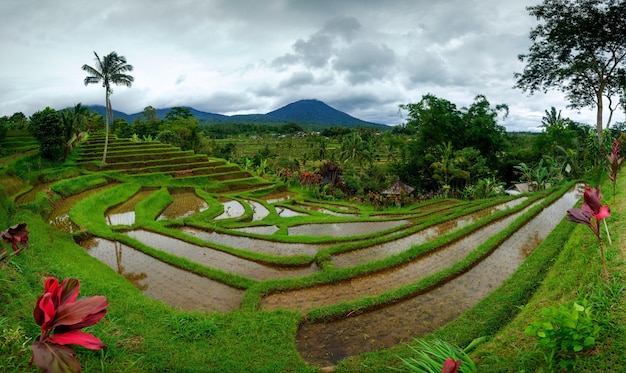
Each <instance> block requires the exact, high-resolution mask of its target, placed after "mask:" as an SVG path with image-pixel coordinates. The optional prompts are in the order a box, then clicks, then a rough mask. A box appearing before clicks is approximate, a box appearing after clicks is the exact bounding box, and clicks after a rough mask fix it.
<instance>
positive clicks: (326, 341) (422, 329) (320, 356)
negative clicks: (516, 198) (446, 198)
mask: <svg viewBox="0 0 626 373" xmlns="http://www.w3.org/2000/svg"><path fill="white" fill-rule="evenodd" d="M578 198H579V196H578V195H577V193H576V192H575V191H572V192H569V193H566V194H565V195H564V196H563V197H561V198H560V199H559V200H558V201H557V202H555V203H553V204H552V205H551V206H549V207H546V208H545V209H544V210H543V211H542V212H541V213H540V214H539V215H538V216H536V217H535V218H534V219H532V220H531V221H529V222H528V223H527V224H526V225H524V227H523V228H521V229H519V230H518V231H517V232H516V233H515V234H513V235H512V236H511V237H510V238H509V239H507V240H506V241H505V242H504V243H502V244H501V245H500V246H499V247H498V248H497V249H496V250H495V251H494V252H493V253H491V254H490V255H489V256H488V257H486V258H485V259H484V260H482V261H481V262H479V263H478V264H477V265H476V266H475V267H473V268H472V269H470V270H469V271H467V272H465V273H464V274H462V275H460V276H458V277H456V278H453V279H451V280H450V281H448V282H445V283H444V284H442V285H441V286H439V287H437V288H435V289H434V290H432V291H429V292H426V293H423V294H420V295H417V296H415V297H412V298H409V299H406V300H404V301H400V302H398V303H395V304H392V305H389V306H387V307H384V308H381V309H377V310H372V311H367V312H364V313H361V314H354V315H352V316H350V317H347V318H343V319H340V320H337V321H333V322H328V323H307V322H304V323H303V324H302V325H301V326H300V328H299V330H298V333H297V347H298V350H299V351H300V353H301V355H302V357H303V358H304V359H305V360H306V361H308V362H309V363H312V364H318V365H329V364H334V363H336V362H337V361H339V360H341V359H343V358H345V357H347V356H351V355H356V354H358V353H361V352H366V351H373V350H377V349H380V348H387V347H390V346H392V345H395V344H398V343H403V342H408V341H410V340H411V339H412V338H414V337H419V336H423V335H425V334H427V333H430V332H432V331H433V330H435V329H437V328H439V327H441V326H443V325H444V324H446V323H447V322H449V321H452V320H453V319H455V318H456V317H458V316H459V315H461V314H462V313H463V312H465V311H466V310H468V309H469V308H471V307H472V306H474V305H475V304H476V303H478V301H480V300H481V299H483V298H484V297H486V296H487V295H489V294H490V293H491V292H492V291H493V290H495V289H496V288H498V287H499V286H500V285H501V284H502V282H503V281H504V280H506V279H507V278H508V277H510V276H511V274H513V272H514V271H515V270H516V269H517V268H518V267H519V266H520V265H521V264H522V263H523V262H524V260H525V259H526V257H527V256H528V255H529V254H530V253H531V252H532V251H533V250H534V248H535V247H536V246H537V245H538V244H539V243H540V242H541V241H543V239H545V237H546V236H547V235H548V234H549V233H550V232H551V231H552V229H554V227H555V226H556V225H557V224H558V223H559V222H560V221H561V220H562V219H563V218H564V216H565V214H566V211H567V209H569V208H571V207H572V206H573V205H574V204H575V203H576V201H577V200H578ZM494 306H495V305H494Z"/></svg>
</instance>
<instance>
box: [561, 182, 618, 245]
mask: <svg viewBox="0 0 626 373" xmlns="http://www.w3.org/2000/svg"><path fill="white" fill-rule="evenodd" d="M601 200H602V194H601V193H600V187H597V188H595V189H594V188H591V187H590V186H589V185H587V186H585V193H584V195H583V205H582V209H576V208H572V209H569V210H567V220H568V221H572V222H574V223H580V224H585V225H587V226H588V227H589V228H591V230H592V231H593V233H595V235H596V236H597V237H598V238H600V220H602V219H606V218H608V217H609V216H611V211H610V209H609V206H602V202H601ZM594 219H595V220H594Z"/></svg>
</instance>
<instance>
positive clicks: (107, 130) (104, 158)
mask: <svg viewBox="0 0 626 373" xmlns="http://www.w3.org/2000/svg"><path fill="white" fill-rule="evenodd" d="M110 106H111V102H110V101H109V91H108V90H107V94H106V107H105V108H104V110H105V111H106V113H105V114H104V117H105V120H104V128H105V137H104V152H103V153H102V163H100V167H104V165H105V164H106V160H107V148H108V147H109V127H110V125H109V121H110V119H111V117H110V115H109V113H110V110H109V107H110Z"/></svg>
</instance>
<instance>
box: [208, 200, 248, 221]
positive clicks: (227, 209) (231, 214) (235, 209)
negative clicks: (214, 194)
mask: <svg viewBox="0 0 626 373" xmlns="http://www.w3.org/2000/svg"><path fill="white" fill-rule="evenodd" d="M220 202H222V205H224V212H223V213H222V214H221V215H219V216H217V217H215V219H216V220H220V219H230V218H238V217H241V216H243V214H244V213H245V212H246V210H245V209H244V207H243V205H242V204H241V203H239V202H238V201H234V200H225V201H220Z"/></svg>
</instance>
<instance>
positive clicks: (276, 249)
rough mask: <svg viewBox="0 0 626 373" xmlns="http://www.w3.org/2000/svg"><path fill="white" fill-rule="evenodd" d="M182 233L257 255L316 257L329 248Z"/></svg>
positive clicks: (189, 231)
mask: <svg viewBox="0 0 626 373" xmlns="http://www.w3.org/2000/svg"><path fill="white" fill-rule="evenodd" d="M181 231H182V232H184V233H187V234H189V235H192V236H195V237H198V238H199V239H201V240H203V241H207V242H213V243H217V244H220V245H226V246H230V247H236V248H238V249H242V250H248V251H254V252H257V253H264V254H272V255H279V256H293V255H310V256H314V255H315V254H317V252H318V250H320V249H322V248H324V247H327V246H328V245H326V244H306V243H297V242H276V241H268V240H262V239H259V238H252V237H246V236H235V235H230V234H225V233H219V232H215V231H212V232H210V231H203V230H200V229H195V228H182V229H181Z"/></svg>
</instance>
